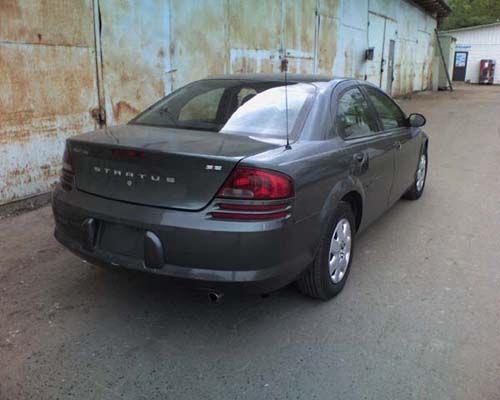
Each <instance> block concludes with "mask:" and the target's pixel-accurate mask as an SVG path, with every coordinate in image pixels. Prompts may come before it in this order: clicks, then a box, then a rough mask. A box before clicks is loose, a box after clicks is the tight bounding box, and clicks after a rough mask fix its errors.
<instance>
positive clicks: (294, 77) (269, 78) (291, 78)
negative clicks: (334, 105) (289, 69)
mask: <svg viewBox="0 0 500 400" xmlns="http://www.w3.org/2000/svg"><path fill="white" fill-rule="evenodd" d="M206 79H237V80H245V81H260V82H285V74H283V73H281V74H280V73H267V74H257V73H256V74H224V75H214V76H209V77H208V78H206ZM345 79H346V78H335V77H332V76H328V75H319V74H287V81H288V82H293V83H299V82H300V83H302V82H303V83H314V82H330V81H340V80H345Z"/></svg>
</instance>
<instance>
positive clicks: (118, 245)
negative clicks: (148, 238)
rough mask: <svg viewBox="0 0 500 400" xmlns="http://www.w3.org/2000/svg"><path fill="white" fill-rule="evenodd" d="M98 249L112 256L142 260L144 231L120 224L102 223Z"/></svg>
mask: <svg viewBox="0 0 500 400" xmlns="http://www.w3.org/2000/svg"><path fill="white" fill-rule="evenodd" d="M99 245H100V248H101V249H102V250H105V251H108V252H110V253H114V254H120V255H123V256H128V257H133V258H137V259H143V258H144V231H143V230H142V229H139V228H134V227H130V226H126V225H121V224H114V223H110V222H104V223H103V225H102V228H101V237H100V243H99Z"/></svg>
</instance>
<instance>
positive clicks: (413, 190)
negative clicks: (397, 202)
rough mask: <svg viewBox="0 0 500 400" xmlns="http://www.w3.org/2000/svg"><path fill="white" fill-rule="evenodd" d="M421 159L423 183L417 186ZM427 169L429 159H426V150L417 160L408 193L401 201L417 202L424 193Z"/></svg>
mask: <svg viewBox="0 0 500 400" xmlns="http://www.w3.org/2000/svg"><path fill="white" fill-rule="evenodd" d="M422 159H424V160H425V165H424V168H425V170H424V172H423V183H422V184H421V186H420V185H419V173H420V168H421V166H422V165H421V164H422ZM428 169H429V158H428V157H427V149H425V150H424V152H423V153H422V154H421V155H420V158H419V159H418V165H417V170H416V171H415V179H414V180H413V183H412V185H411V187H410V188H409V189H408V191H407V192H406V193H405V194H404V195H403V199H406V200H418V199H419V198H420V197H421V196H422V194H423V193H424V189H425V183H426V181H427V170H428Z"/></svg>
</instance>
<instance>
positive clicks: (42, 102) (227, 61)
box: [0, 0, 500, 203]
mask: <svg viewBox="0 0 500 400" xmlns="http://www.w3.org/2000/svg"><path fill="white" fill-rule="evenodd" d="M0 1H1V0H0ZM1 7H2V12H1V13H0V74H1V76H2V77H3V79H2V80H0V134H1V136H0V155H1V157H2V158H1V159H0V167H1V168H0V203H2V202H6V201H10V200H12V199H15V198H17V197H21V196H25V195H29V194H33V193H36V192H37V191H43V190H47V189H49V187H50V184H51V183H53V182H54V180H55V179H56V176H57V171H58V168H59V158H60V155H61V153H62V143H63V141H64V138H65V137H67V136H68V135H72V134H76V133H81V132H84V131H86V130H89V129H92V128H94V127H95V122H94V120H93V119H92V117H91V111H92V110H96V109H98V107H99V106H101V107H102V110H103V112H102V113H100V115H102V116H103V117H104V110H105V114H106V115H105V116H106V121H104V120H103V121H100V123H104V122H105V123H107V124H108V125H113V124H119V123H124V122H127V121H128V120H129V119H130V118H131V117H133V116H134V115H135V114H136V113H137V112H138V111H139V110H141V109H143V108H145V107H146V106H147V105H149V104H151V103H152V102H154V101H156V100H157V99H158V98H160V97H162V96H164V95H165V94H167V93H169V92H170V91H171V90H173V89H175V88H177V87H180V86H181V85H183V84H185V83H187V82H190V81H192V80H195V79H200V78H203V77H205V76H207V75H212V74H219V73H225V72H227V73H229V72H232V73H237V72H278V71H279V65H280V57H281V56H282V55H283V52H284V51H286V54H287V57H288V59H289V69H290V71H291V72H304V73H312V72H317V73H322V74H328V75H332V76H333V75H335V76H354V77H356V78H359V79H368V80H370V81H372V82H374V83H376V84H381V86H382V87H383V88H386V87H387V82H388V76H387V72H386V70H384V73H382V74H381V66H382V60H383V59H384V60H387V57H388V51H389V41H390V40H391V39H392V40H394V41H395V42H396V47H395V49H396V50H395V64H394V67H395V70H394V78H395V80H394V82H393V86H392V93H393V94H404V93H409V92H411V91H413V90H414V89H415V90H420V89H425V88H427V87H428V82H429V81H430V75H431V68H430V63H431V62H432V54H433V51H434V44H433V43H434V35H433V29H434V27H435V26H436V20H435V19H434V18H432V17H431V16H430V15H428V14H425V12H424V11H423V10H422V9H421V8H419V7H415V6H414V5H412V3H411V2H408V1H403V0H369V1H368V0H357V1H355V2H354V1H351V0H303V1H294V0H269V1H247V0H183V1H181V0H145V1H142V2H140V5H138V3H137V2H134V1H132V0H75V1H71V2H70V1H67V0H38V1H35V0H12V1H8V2H7V1H1ZM368 8H369V9H368ZM370 46H373V47H375V59H374V60H373V61H370V62H367V61H365V59H364V54H365V50H366V49H367V48H368V47H370ZM499 58H500V57H499ZM498 76H500V74H498ZM94 115H99V113H95V112H94Z"/></svg>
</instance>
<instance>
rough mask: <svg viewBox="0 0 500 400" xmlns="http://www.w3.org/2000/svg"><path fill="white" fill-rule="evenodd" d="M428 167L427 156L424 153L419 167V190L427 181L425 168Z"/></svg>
mask: <svg viewBox="0 0 500 400" xmlns="http://www.w3.org/2000/svg"><path fill="white" fill-rule="evenodd" d="M426 168H427V156H426V155H425V154H422V155H421V156H420V161H419V163H418V169H417V190H418V191H419V192H420V191H421V190H422V188H423V187H424V183H425V170H426Z"/></svg>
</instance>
